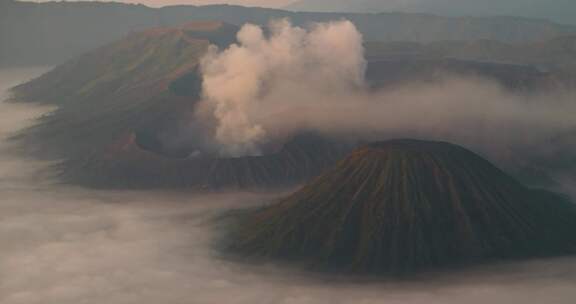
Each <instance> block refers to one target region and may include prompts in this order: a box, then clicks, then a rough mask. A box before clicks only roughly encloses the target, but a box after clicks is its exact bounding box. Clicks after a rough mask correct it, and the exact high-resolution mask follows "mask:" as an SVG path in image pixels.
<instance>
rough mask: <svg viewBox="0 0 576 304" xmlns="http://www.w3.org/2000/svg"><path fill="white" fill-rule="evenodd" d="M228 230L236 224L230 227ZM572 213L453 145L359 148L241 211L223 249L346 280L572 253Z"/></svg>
mask: <svg viewBox="0 0 576 304" xmlns="http://www.w3.org/2000/svg"><path fill="white" fill-rule="evenodd" d="M236 225H237V226H236ZM575 229H576V208H575V206H574V205H573V204H572V203H571V202H569V201H567V200H566V199H565V198H563V197H561V196H558V195H555V194H552V193H548V192H545V191H540V190H530V189H528V188H526V187H524V186H523V185H521V184H520V183H518V182H517V181H516V180H514V179H513V178H511V177H510V176H508V175H507V174H506V173H504V172H502V171H501V170H499V169H498V168H496V167H495V166H493V165H492V164H490V163H489V162H488V161H486V160H484V159H483V158H481V157H479V156H478V155H476V154H474V153H472V152H470V151H468V150H466V149H464V148H462V147H459V146H456V145H452V144H448V143H442V142H426V141H417V140H391V141H386V142H379V143H374V144H370V145H367V146H364V147H361V148H359V149H357V150H355V151H354V152H352V154H351V155H349V156H348V157H347V158H345V159H344V160H341V161H340V162H339V163H338V164H337V165H336V166H335V167H333V168H331V169H329V170H327V171H326V172H325V173H324V174H323V175H321V176H319V177H318V178H316V179H314V180H312V181H311V182H310V183H308V184H307V185H306V186H304V187H303V188H302V189H300V190H298V191H297V192H295V193H294V194H292V195H290V196H288V197H287V198H285V199H282V200H281V201H280V202H279V203H277V204H273V205H271V206H268V207H264V208H262V209H258V210H255V211H254V210H252V211H247V212H246V213H245V214H242V215H240V219H239V220H238V222H237V223H236V224H234V225H233V232H232V233H231V235H230V236H229V239H228V240H227V242H230V243H229V244H228V246H229V247H230V248H229V249H231V250H233V251H234V252H236V253H240V254H241V255H244V256H249V257H266V258H273V259H280V260H287V261H297V262H298V263H300V262H302V263H304V264H305V265H306V266H308V267H312V268H314V269H322V270H337V271H344V272H353V273H406V272H413V271H418V270H424V269H429V268H439V267H443V266H457V265H461V264H467V263H475V262H482V261H486V260H492V259H513V258H526V257H540V256H550V255H551V256H555V255H564V254H572V253H574V252H575V251H576V237H575V236H574V234H573V232H574V230H575Z"/></svg>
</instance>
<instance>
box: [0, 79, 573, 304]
mask: <svg viewBox="0 0 576 304" xmlns="http://www.w3.org/2000/svg"><path fill="white" fill-rule="evenodd" d="M43 70H44V69H26V70H17V69H12V70H0V89H1V90H5V89H6V88H7V87H10V86H12V85H15V84H17V83H18V82H20V81H23V80H26V79H28V78H29V77H30V76H32V75H35V74H36V73H39V72H41V71H43ZM46 110H47V109H42V108H34V107H32V106H28V105H15V104H6V103H2V104H0V116H1V117H0V138H1V139H2V141H1V143H0V248H1V250H0V303H2V304H14V303H26V304H33V303H42V304H52V303H58V304H67V303H70V304H72V303H73V304H79V303H95V304H103V303H106V304H124V303H134V304H146V303H154V304H158V303H162V304H175V303H186V304H197V303H198V304H200V303H218V304H221V303H246V304H258V303H262V304H268V303H285V304H308V303H310V304H320V303H363V304H368V303H410V304H433V303H442V304H445V303H448V304H449V303H458V304H460V303H547V304H552V303H566V304H568V303H574V299H575V298H576V288H574V287H576V259H573V258H564V259H554V260H544V261H533V262H529V263H522V264H515V265H500V266H492V267H481V268H479V269H475V270H470V271H466V272H463V273H458V274H450V275H448V274H444V275H435V276H432V277H423V278H421V279H418V280H414V281H410V282H402V283H398V282H396V283H393V282H383V281H378V280H370V281H359V280H352V279H346V278H340V279H338V280H334V279H330V280H329V279H327V278H319V277H314V276H312V275H310V274H306V273H295V272H290V271H288V270H286V269H276V268H275V267H273V266H271V265H259V266H246V265H238V264H234V263H232V262H228V261H224V260H221V259H219V258H217V257H216V255H215V252H214V251H213V250H212V248H211V246H210V244H211V241H212V240H213V236H214V229H213V227H212V226H211V222H210V220H211V218H213V216H214V215H216V214H218V213H219V212H220V211H222V210H226V209H227V208H230V207H232V208H237V207H242V206H249V205H253V204H257V203H260V202H265V201H267V200H268V199H270V197H271V196H273V195H272V194H271V195H263V194H259V195H256V194H247V193H234V194H226V195H191V194H183V193H166V192H110V191H94V190H85V189H80V188H74V187H68V186H62V185H55V184H53V183H52V182H51V181H50V180H49V178H48V177H47V175H45V174H44V173H43V170H42V169H43V168H44V167H45V165H46V164H45V163H41V162H38V161H33V160H28V159H22V158H21V157H19V156H18V155H17V154H15V153H11V152H10V150H9V149H8V148H9V145H8V143H7V142H6V141H5V138H6V136H7V135H8V134H10V133H11V132H13V131H14V130H16V129H18V128H21V127H23V126H25V125H26V124H28V123H30V120H31V119H32V118H33V117H36V116H38V115H40V114H41V113H42V112H43V111H46Z"/></svg>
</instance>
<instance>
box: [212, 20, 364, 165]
mask: <svg viewBox="0 0 576 304" xmlns="http://www.w3.org/2000/svg"><path fill="white" fill-rule="evenodd" d="M363 56H364V51H363V47H362V35H361V34H360V33H359V32H358V30H357V29H356V27H355V26H354V25H353V24H352V23H351V22H349V21H340V22H332V23H324V24H316V25H315V26H313V27H312V28H311V29H308V30H306V29H303V28H300V27H294V26H292V25H291V24H290V23H289V22H288V21H287V20H281V21H277V22H273V23H271V25H270V35H269V37H268V36H266V35H265V34H264V30H263V29H262V28H261V27H259V26H256V25H251V24H248V25H245V26H244V27H242V29H241V30H240V32H239V33H238V44H233V45H232V46H230V47H229V48H228V49H226V50H224V51H219V50H217V49H216V48H212V49H211V50H210V51H209V52H208V54H207V55H206V57H205V58H204V59H203V61H202V72H203V76H204V83H203V94H204V98H205V102H204V103H205V106H206V107H208V108H209V109H213V114H214V117H215V118H216V120H217V126H216V131H215V138H216V141H217V142H218V143H220V144H221V145H222V146H224V147H225V151H224V152H225V153H226V154H230V155H233V156H235V155H242V154H257V153H259V145H260V144H262V142H263V141H264V139H265V138H266V136H267V135H269V134H268V132H269V130H268V128H267V127H266V126H264V125H263V124H262V121H261V120H262V119H263V117H262V115H261V114H264V113H265V112H268V111H270V110H271V109H281V108H283V107H285V106H287V105H290V104H291V103H290V102H287V101H288V100H285V99H281V100H274V98H271V97H272V95H277V94H285V96H291V95H292V96H293V94H292V93H293V92H302V91H305V92H306V96H307V98H308V99H311V98H313V97H316V99H315V100H314V102H316V103H322V102H323V101H326V100H328V98H327V97H328V96H334V95H336V94H338V92H340V93H344V92H349V91H350V90H351V89H353V88H355V87H359V86H361V85H362V84H363V75H364V66H365V62H364V57H363ZM323 96H324V98H322V97H323ZM307 101H309V102H311V100H307ZM326 105H328V104H326ZM262 107H265V108H266V109H263V108H262Z"/></svg>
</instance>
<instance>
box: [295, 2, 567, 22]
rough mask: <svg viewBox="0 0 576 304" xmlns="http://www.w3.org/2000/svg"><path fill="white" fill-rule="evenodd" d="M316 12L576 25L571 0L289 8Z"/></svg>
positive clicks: (302, 4)
mask: <svg viewBox="0 0 576 304" xmlns="http://www.w3.org/2000/svg"><path fill="white" fill-rule="evenodd" d="M286 8H287V9H290V10H296V11H316V12H357V13H374V12H411V13H427V14H439V15H446V16H502V15H503V16H522V17H531V18H541V19H549V20H552V21H555V22H560V23H568V24H576V20H574V17H576V16H575V15H574V12H576V3H575V2H574V1H570V0H483V1H476V0H384V1H383V0H355V1H348V0H330V1H326V0H300V1H296V2H295V3H292V4H290V5H288V6H287V7H286Z"/></svg>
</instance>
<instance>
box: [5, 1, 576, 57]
mask: <svg viewBox="0 0 576 304" xmlns="http://www.w3.org/2000/svg"><path fill="white" fill-rule="evenodd" d="M276 18H290V19H291V20H292V21H293V22H294V23H295V24H297V25H304V24H309V23H311V22H323V21H328V20H339V19H342V18H346V19H349V20H351V21H352V22H354V23H355V24H356V25H357V27H358V28H359V29H360V31H361V32H362V34H363V35H364V37H365V38H366V39H367V40H370V41H418V42H430V41H438V40H478V39H490V40H497V41H507V42H527V41H540V40H544V39H549V38H552V37H556V36H559V35H563V34H567V33H576V26H568V25H560V24H555V23H551V22H548V21H543V20H536V19H526V18H514V17H497V18H496V17H494V18H448V17H439V16H433V15H423V14H405V13H383V14H346V13H295V12H289V11H282V10H273V9H263V8H247V7H239V6H230V5H214V6H202V7H196V6H170V7H164V8H149V7H146V6H143V5H133V4H120V3H101V2H48V3H33V2H6V4H4V6H3V7H2V10H0V41H1V44H0V66H3V65H18V64H54V63H59V62H63V61H65V60H67V59H70V58H71V57H74V56H76V55H79V54H81V53H83V52H86V51H88V50H90V49H93V48H95V47H98V46H101V45H104V44H106V43H109V42H111V41H114V40H116V39H119V38H121V37H122V36H124V35H126V34H127V33H129V32H132V31H140V30H143V29H146V28H152V27H164V26H176V25H178V24H182V23H185V22H189V21H202V20H220V21H223V22H226V23H229V24H235V25H241V24H244V23H246V22H251V23H256V24H266V23H268V21H269V20H270V19H276Z"/></svg>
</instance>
